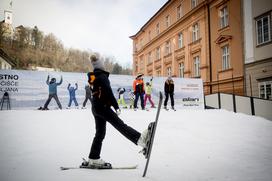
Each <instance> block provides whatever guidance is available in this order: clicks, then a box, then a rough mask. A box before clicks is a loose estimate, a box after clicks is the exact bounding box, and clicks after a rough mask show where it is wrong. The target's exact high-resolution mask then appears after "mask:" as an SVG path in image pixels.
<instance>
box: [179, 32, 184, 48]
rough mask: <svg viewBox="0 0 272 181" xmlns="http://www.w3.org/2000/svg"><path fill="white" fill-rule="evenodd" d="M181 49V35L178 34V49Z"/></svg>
mask: <svg viewBox="0 0 272 181" xmlns="http://www.w3.org/2000/svg"><path fill="white" fill-rule="evenodd" d="M182 47H183V34H182V33H179V34H178V48H182Z"/></svg>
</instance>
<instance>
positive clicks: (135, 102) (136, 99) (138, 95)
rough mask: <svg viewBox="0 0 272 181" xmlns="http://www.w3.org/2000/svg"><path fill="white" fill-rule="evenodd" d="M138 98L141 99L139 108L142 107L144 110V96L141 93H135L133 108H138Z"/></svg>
mask: <svg viewBox="0 0 272 181" xmlns="http://www.w3.org/2000/svg"><path fill="white" fill-rule="evenodd" d="M139 97H140V99H141V107H142V109H144V108H145V106H144V94H143V93H136V95H135V100H134V108H137V107H138V106H137V104H138V99H139Z"/></svg>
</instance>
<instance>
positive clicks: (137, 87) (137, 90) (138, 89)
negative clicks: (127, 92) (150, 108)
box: [133, 74, 145, 110]
mask: <svg viewBox="0 0 272 181" xmlns="http://www.w3.org/2000/svg"><path fill="white" fill-rule="evenodd" d="M133 90H134V94H135V100H134V110H136V109H137V108H138V106H137V104H138V99H139V97H140V99H141V107H142V110H144V109H145V106H144V94H145V90H144V81H143V74H138V76H137V77H136V79H135V80H134V81H133Z"/></svg>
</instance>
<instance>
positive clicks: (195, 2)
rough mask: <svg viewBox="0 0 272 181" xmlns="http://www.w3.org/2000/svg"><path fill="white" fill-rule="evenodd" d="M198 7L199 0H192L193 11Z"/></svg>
mask: <svg viewBox="0 0 272 181" xmlns="http://www.w3.org/2000/svg"><path fill="white" fill-rule="evenodd" d="M196 5H197V0H191V6H192V9H193V8H194V7H196Z"/></svg>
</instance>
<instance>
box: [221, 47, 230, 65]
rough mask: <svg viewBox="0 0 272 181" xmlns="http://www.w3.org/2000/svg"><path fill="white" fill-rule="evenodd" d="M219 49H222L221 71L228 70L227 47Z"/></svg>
mask: <svg viewBox="0 0 272 181" xmlns="http://www.w3.org/2000/svg"><path fill="white" fill-rule="evenodd" d="M221 49H222V70H227V69H229V68H230V54H229V45H226V46H223V47H222V48H221Z"/></svg>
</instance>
